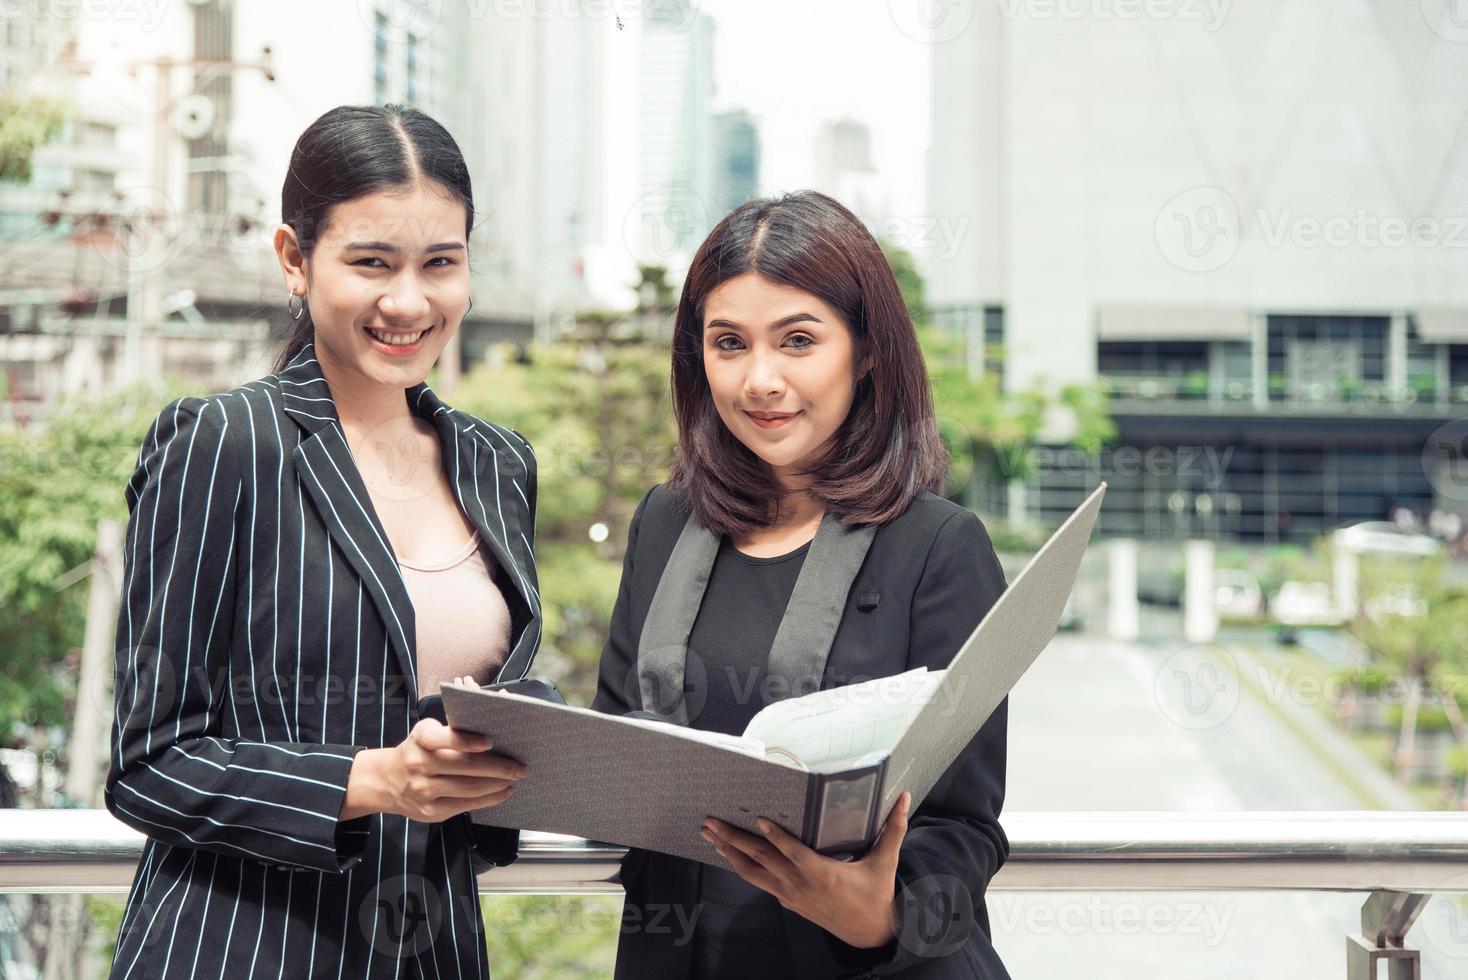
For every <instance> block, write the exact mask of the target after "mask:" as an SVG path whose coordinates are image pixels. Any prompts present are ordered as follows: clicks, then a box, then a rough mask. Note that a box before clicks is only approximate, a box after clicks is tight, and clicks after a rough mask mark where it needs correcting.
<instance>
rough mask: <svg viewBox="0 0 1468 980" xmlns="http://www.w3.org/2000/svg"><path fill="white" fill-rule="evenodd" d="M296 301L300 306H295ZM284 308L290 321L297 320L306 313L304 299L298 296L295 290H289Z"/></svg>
mask: <svg viewBox="0 0 1468 980" xmlns="http://www.w3.org/2000/svg"><path fill="white" fill-rule="evenodd" d="M296 300H300V301H301V302H300V305H297V304H296ZM285 308H286V310H287V311H289V313H290V315H291V319H292V320H299V319H300V318H301V316H302V315H303V314H304V313H305V312H306V297H304V296H301V295H298V294H297V293H296V291H295V290H291V293H290V295H289V296H288V297H287V298H286V301H285Z"/></svg>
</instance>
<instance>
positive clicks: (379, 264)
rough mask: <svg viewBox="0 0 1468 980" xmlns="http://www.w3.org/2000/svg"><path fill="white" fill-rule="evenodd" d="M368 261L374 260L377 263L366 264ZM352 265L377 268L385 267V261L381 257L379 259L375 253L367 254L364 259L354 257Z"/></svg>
mask: <svg viewBox="0 0 1468 980" xmlns="http://www.w3.org/2000/svg"><path fill="white" fill-rule="evenodd" d="M369 262H376V263H377V265H368V264H367V263H369ZM352 265H360V266H363V267H364V268H368V269H377V268H382V269H386V268H387V263H385V262H383V261H382V260H381V259H379V258H378V257H377V256H375V255H370V256H368V257H367V258H365V259H354V260H353V261H352Z"/></svg>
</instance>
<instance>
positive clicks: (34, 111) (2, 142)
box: [0, 89, 69, 182]
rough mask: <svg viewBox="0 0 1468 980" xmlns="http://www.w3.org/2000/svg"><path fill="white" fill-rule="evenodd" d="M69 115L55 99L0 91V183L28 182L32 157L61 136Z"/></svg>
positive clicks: (67, 109) (65, 106) (65, 107)
mask: <svg viewBox="0 0 1468 980" xmlns="http://www.w3.org/2000/svg"><path fill="white" fill-rule="evenodd" d="M68 112H69V108H68V106H67V105H66V104H65V103H64V102H60V101H58V100H55V99H48V98H44V97H42V96H34V95H22V94H21V93H19V92H16V91H14V90H11V89H5V90H0V180H14V181H22V182H23V181H27V180H29V179H30V176H31V157H32V156H33V155H34V154H35V152H36V149H37V147H41V146H44V145H45V144H47V143H49V142H51V141H52V140H54V139H56V137H58V136H60V135H61V131H62V129H63V128H64V127H65V125H66V117H67V113H68Z"/></svg>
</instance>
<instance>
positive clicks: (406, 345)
mask: <svg viewBox="0 0 1468 980" xmlns="http://www.w3.org/2000/svg"><path fill="white" fill-rule="evenodd" d="M282 203H283V221H284V223H283V224H282V225H281V226H280V227H278V228H277V229H276V232H275V246H276V251H277V254H278V256H279V259H280V263H281V266H282V268H283V270H284V273H285V279H286V283H287V286H288V288H289V290H290V297H289V302H290V308H291V313H292V315H293V316H294V317H295V318H296V320H297V329H296V332H295V335H294V337H293V338H292V341H291V343H290V344H289V346H288V348H287V350H286V351H285V353H284V354H283V355H282V357H281V359H280V364H279V365H278V367H277V372H276V373H275V374H272V375H270V376H269V377H266V378H262V379H260V380H259V381H254V382H251V383H249V384H246V385H243V386H241V387H239V388H236V389H235V390H233V391H229V392H226V393H224V394H221V395H214V396H211V397H208V398H185V399H181V400H179V401H177V402H175V403H173V404H172V405H170V406H168V407H167V408H165V409H164V410H163V412H162V413H161V414H160V415H159V417H158V419H157V421H156V422H155V423H154V425H153V427H152V430H151V431H150V432H149V433H148V436H147V439H146V441H145V442H144V444H143V447H142V451H141V454H140V457H139V461H138V467H137V471H136V473H135V474H134V475H133V478H132V481H131V482H130V483H129V485H128V487H127V500H128V505H129V509H130V511H131V520H130V523H129V527H128V536H127V552H126V563H127V567H126V577H125V584H124V597H123V598H124V603H123V610H122V613H121V615H120V617H119V623H118V634H117V637H118V638H117V664H116V675H115V677H116V707H117V711H116V722H115V727H114V730H113V738H112V765H111V771H110V773H109V775H108V779H107V797H106V798H107V806H108V809H110V810H111V811H112V813H113V814H115V815H116V816H117V817H118V818H119V819H121V820H122V821H124V822H125V823H127V824H129V825H130V826H132V827H135V828H137V829H138V830H140V831H142V832H143V833H144V834H146V835H147V836H148V841H147V843H146V846H145V848H144V851H143V858H142V861H141V863H140V865H139V867H138V872H137V876H136V878H135V880H134V882H133V887H132V891H131V893H130V895H129V896H128V902H127V908H126V912H125V914H124V918H123V922H122V929H121V934H120V936H119V939H118V942H117V952H116V956H115V958H114V961H113V964H112V976H113V977H114V978H143V977H221V976H222V977H230V978H245V977H254V976H262V977H263V976H269V977H275V978H279V977H333V978H345V977H354V978H361V977H400V976H413V977H487V976H488V975H489V971H488V967H487V965H486V962H485V933H484V925H483V921H482V919H481V917H480V915H479V909H478V902H477V892H476V882H475V872H476V871H478V870H481V869H482V868H484V867H487V866H488V865H489V864H491V863H506V862H508V861H511V860H513V859H514V856H515V851H516V846H517V836H516V834H515V833H514V832H505V831H488V830H485V829H482V828H477V827H474V826H472V825H471V824H470V823H469V820H468V817H467V816H466V815H465V814H466V811H469V810H471V809H475V808H479V807H484V806H491V805H494V804H496V803H499V802H502V801H503V800H504V799H506V798H507V796H508V794H510V793H512V792H513V790H514V785H515V782H516V780H518V779H519V778H521V777H522V776H523V775H524V768H523V767H522V766H520V765H519V764H518V763H515V762H513V761H512V760H509V759H506V758H504V757H501V756H498V755H495V754H494V753H493V752H490V751H486V750H487V749H488V748H489V746H488V745H487V743H486V742H485V741H484V740H482V739H477V738H476V737H470V736H467V735H464V734H460V733H456V732H453V731H451V730H450V729H448V728H446V727H445V726H443V725H442V724H439V723H438V722H436V721H434V720H432V719H429V718H424V717H423V716H422V709H423V705H422V704H421V703H420V701H419V699H420V698H421V697H423V696H426V695H429V694H433V693H437V690H438V684H439V682H440V681H442V680H446V679H450V678H453V677H457V676H471V677H473V678H475V679H476V680H478V681H480V682H485V683H487V682H490V681H494V680H497V679H498V680H503V679H511V678H518V677H520V676H522V675H524V673H525V671H526V670H527V668H528V667H529V664H530V661H531V659H532V658H533V657H534V655H535V651H536V647H537V645H538V642H539V638H540V622H541V614H540V597H539V594H538V591H537V585H536V577H535V560H534V556H533V553H532V540H533V536H534V526H535V489H536V487H535V457H534V455H533V454H532V452H531V449H530V446H529V444H528V443H527V442H526V441H525V440H524V439H523V438H522V437H521V436H520V435H519V434H518V433H515V432H513V431H511V430H508V429H505V428H502V427H500V426H497V425H493V424H490V423H488V422H485V421H483V420H480V419H476V418H474V417H472V416H469V415H466V414H464V413H462V412H458V411H455V410H454V409H452V408H449V407H448V406H447V405H445V404H443V402H442V401H440V400H439V398H438V397H437V396H436V395H435V394H434V393H433V391H432V390H430V389H429V388H428V386H427V385H426V384H424V383H423V382H424V378H425V377H426V376H427V374H428V372H429V369H430V368H431V367H432V366H433V363H434V360H435V359H436V358H437V356H438V354H439V352H440V351H442V350H443V347H444V345H445V344H446V343H447V342H448V340H449V338H450V336H452V334H453V332H454V331H455V330H456V329H458V326H459V323H460V321H461V319H462V318H463V316H464V315H465V313H466V312H467V311H468V308H469V305H470V299H469V270H468V264H467V260H468V239H469V232H470V229H471V226H472V220H473V203H472V197H471V194H470V184H469V176H468V172H467V169H466V168H465V166H464V160H463V157H462V156H461V154H460V152H459V149H458V147H457V146H456V145H455V143H454V141H453V139H452V138H451V137H450V136H449V134H448V133H447V131H445V130H444V129H443V127H442V126H440V125H439V124H438V123H436V122H434V121H433V120H432V119H430V118H429V117H428V116H426V115H424V114H423V113H421V112H418V111H416V110H412V109H401V108H398V107H395V106H387V107H370V106H369V107H340V108H337V109H333V110H332V111H330V112H328V113H326V114H325V115H324V116H322V117H321V118H320V119H318V120H316V121H315V122H314V123H312V124H311V126H310V128H308V129H307V130H306V132H305V133H304V134H303V135H302V136H301V137H300V139H299V141H298V142H297V144H296V147H295V150H294V153H293V154H292V157H291V162H290V171H289V174H288V176H287V177H286V181H285V186H284V191H283V195H282Z"/></svg>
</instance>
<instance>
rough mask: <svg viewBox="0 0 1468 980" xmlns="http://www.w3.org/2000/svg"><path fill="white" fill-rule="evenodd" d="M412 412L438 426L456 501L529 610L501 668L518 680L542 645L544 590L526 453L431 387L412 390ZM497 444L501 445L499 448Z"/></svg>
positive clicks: (501, 675)
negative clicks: (533, 540)
mask: <svg viewBox="0 0 1468 980" xmlns="http://www.w3.org/2000/svg"><path fill="white" fill-rule="evenodd" d="M408 403H409V404H410V405H411V406H413V411H414V412H416V413H417V414H418V416H419V417H420V418H423V419H425V420H427V421H429V422H431V423H432V424H433V427H434V429H435V430H436V431H437V432H438V439H439V449H440V453H441V455H442V457H443V463H444V466H445V468H446V469H447V471H448V474H449V484H450V485H451V486H452V487H453V490H454V497H455V499H456V500H457V501H458V503H459V508H460V509H461V510H462V511H463V512H464V514H465V516H467V517H468V518H469V520H470V522H471V523H472V524H473V525H474V527H475V529H476V530H477V531H478V532H479V537H480V540H482V541H484V542H485V544H486V545H487V546H488V547H489V550H490V553H491V554H493V555H494V559H495V561H496V562H497V563H498V564H499V566H500V568H502V569H504V570H505V572H506V573H507V576H508V581H509V583H510V584H511V585H512V586H513V588H514V589H515V591H516V593H517V594H518V595H519V597H520V601H521V603H523V605H524V607H525V609H526V610H527V611H528V613H529V616H528V620H527V621H526V623H525V626H524V628H523V629H522V630H521V632H520V636H519V639H518V640H517V641H515V645H514V648H513V649H512V650H510V651H509V655H508V656H507V657H506V659H505V663H504V665H503V667H502V668H501V670H500V673H499V677H498V678H497V679H500V680H508V679H517V678H519V677H521V676H522V675H523V674H524V673H525V671H526V670H527V669H528V668H529V666H530V660H531V659H532V658H533V657H534V655H535V651H536V648H537V647H538V646H539V642H540V622H541V610H540V591H539V589H538V588H537V587H536V584H535V577H534V575H533V574H532V573H533V569H532V568H531V567H529V564H530V562H533V561H534V558H533V556H532V551H531V547H530V539H529V535H528V534H527V530H528V529H527V528H526V527H525V526H524V521H523V520H522V519H521V518H520V516H519V515H520V514H522V513H523V514H525V515H526V516H527V517H528V515H529V513H530V502H529V500H528V499H527V498H526V496H525V490H524V487H522V485H521V484H522V483H525V482H527V481H526V480H525V479H524V474H525V472H526V462H525V460H524V458H523V456H522V455H520V454H521V453H523V452H524V451H525V450H524V449H523V448H522V449H520V450H518V451H517V450H516V449H515V447H514V446H513V445H511V444H510V443H509V442H508V441H506V440H504V439H502V438H497V434H496V433H489V432H485V431H484V429H483V427H482V426H481V425H479V424H477V423H476V422H474V421H473V420H471V419H469V418H468V417H467V416H464V415H462V414H460V413H458V412H455V411H454V410H453V409H451V408H449V407H448V406H447V405H445V404H444V403H443V402H442V401H441V400H440V399H439V397H438V395H436V394H435V393H434V392H433V389H431V388H429V387H428V385H427V384H421V385H418V386H417V387H415V388H411V389H409V391H408ZM496 441H498V442H499V445H496Z"/></svg>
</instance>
